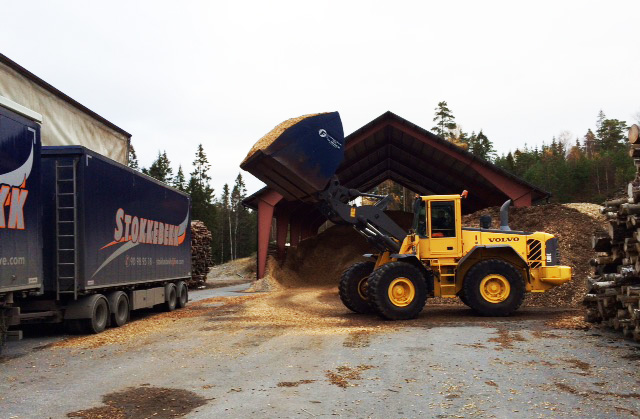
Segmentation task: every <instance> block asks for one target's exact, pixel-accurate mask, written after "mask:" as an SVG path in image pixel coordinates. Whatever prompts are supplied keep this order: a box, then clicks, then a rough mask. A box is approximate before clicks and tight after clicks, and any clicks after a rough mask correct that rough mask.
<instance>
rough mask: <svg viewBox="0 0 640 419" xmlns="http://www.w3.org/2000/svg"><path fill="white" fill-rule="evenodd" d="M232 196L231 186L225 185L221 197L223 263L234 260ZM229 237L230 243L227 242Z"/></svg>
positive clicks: (221, 252)
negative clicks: (225, 249)
mask: <svg viewBox="0 0 640 419" xmlns="http://www.w3.org/2000/svg"><path fill="white" fill-rule="evenodd" d="M230 201H231V196H230V193H229V184H228V183H225V184H224V186H223V187H222V195H221V196H220V212H221V215H222V217H221V219H220V230H221V231H222V234H221V237H220V240H221V251H220V254H221V256H222V260H223V261H225V262H226V261H227V260H229V259H233V250H232V249H233V237H232V233H231V205H230ZM227 237H228V238H229V241H228V242H227ZM225 243H226V244H227V246H226V247H227V248H228V249H229V258H227V255H226V254H225V251H224V248H225Z"/></svg>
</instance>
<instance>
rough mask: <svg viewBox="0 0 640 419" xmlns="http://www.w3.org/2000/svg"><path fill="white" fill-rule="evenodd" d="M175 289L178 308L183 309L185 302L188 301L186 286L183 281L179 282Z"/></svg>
mask: <svg viewBox="0 0 640 419" xmlns="http://www.w3.org/2000/svg"><path fill="white" fill-rule="evenodd" d="M176 287H177V292H178V308H185V307H186V306H187V301H189V290H188V289H187V284H185V282H184V281H179V282H178V285H176Z"/></svg>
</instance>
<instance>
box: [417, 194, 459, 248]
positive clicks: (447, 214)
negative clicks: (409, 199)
mask: <svg viewBox="0 0 640 419" xmlns="http://www.w3.org/2000/svg"><path fill="white" fill-rule="evenodd" d="M414 205H415V207H414V225H413V229H414V231H415V232H416V234H417V235H418V236H419V237H420V258H421V259H432V258H447V257H450V258H457V257H460V256H461V253H462V217H461V215H460V214H461V207H460V195H431V196H422V197H420V198H417V199H416V202H415V204H414Z"/></svg>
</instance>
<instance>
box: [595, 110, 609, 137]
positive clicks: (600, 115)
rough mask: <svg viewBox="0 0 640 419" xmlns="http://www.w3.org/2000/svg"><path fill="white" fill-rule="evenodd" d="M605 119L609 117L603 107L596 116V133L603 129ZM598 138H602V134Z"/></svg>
mask: <svg viewBox="0 0 640 419" xmlns="http://www.w3.org/2000/svg"><path fill="white" fill-rule="evenodd" d="M605 119H607V117H606V115H605V114H604V112H602V109H600V112H598V116H597V118H596V133H599V132H600V130H601V129H602V125H603V124H604V120H605ZM598 138H601V137H600V135H598Z"/></svg>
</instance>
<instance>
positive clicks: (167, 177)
mask: <svg viewBox="0 0 640 419" xmlns="http://www.w3.org/2000/svg"><path fill="white" fill-rule="evenodd" d="M142 172H143V173H145V174H147V175H149V176H151V177H152V178H154V179H158V180H159V181H160V182H164V183H169V182H170V181H171V180H172V179H173V170H172V169H171V162H170V161H169V158H168V157H167V152H166V151H164V152H162V153H160V152H159V151H158V157H156V159H155V160H154V162H153V163H151V166H149V169H142Z"/></svg>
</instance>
